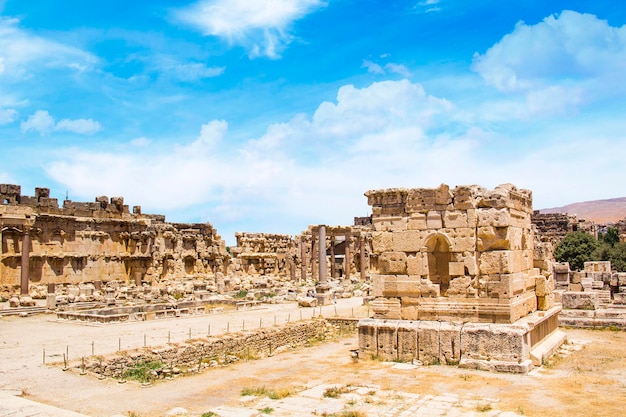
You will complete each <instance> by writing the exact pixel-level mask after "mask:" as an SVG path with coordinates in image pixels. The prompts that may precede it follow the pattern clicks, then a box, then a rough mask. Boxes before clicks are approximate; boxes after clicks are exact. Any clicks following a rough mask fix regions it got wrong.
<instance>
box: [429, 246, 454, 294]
mask: <svg viewBox="0 0 626 417" xmlns="http://www.w3.org/2000/svg"><path fill="white" fill-rule="evenodd" d="M426 252H427V254H428V278H429V279H430V281H431V282H432V283H433V284H438V285H439V290H440V295H441V296H443V297H445V296H446V295H447V293H448V288H449V287H450V259H451V256H450V244H449V243H448V240H447V239H446V238H445V237H444V236H443V235H440V234H436V235H433V236H431V237H430V238H428V240H427V241H426Z"/></svg>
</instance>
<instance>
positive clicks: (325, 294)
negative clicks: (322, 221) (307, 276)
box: [316, 225, 332, 305]
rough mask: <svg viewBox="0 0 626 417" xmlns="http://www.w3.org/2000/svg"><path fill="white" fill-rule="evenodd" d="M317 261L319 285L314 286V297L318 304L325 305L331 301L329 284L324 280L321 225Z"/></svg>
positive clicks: (324, 238)
mask: <svg viewBox="0 0 626 417" xmlns="http://www.w3.org/2000/svg"><path fill="white" fill-rule="evenodd" d="M318 263H319V285H318V286H317V288H316V293H317V295H316V298H317V303H318V304H320V305H326V304H330V303H331V302H332V294H331V293H330V285H329V284H328V282H327V280H326V227H325V226H323V225H321V226H320V227H319V240H318Z"/></svg>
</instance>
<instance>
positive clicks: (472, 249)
mask: <svg viewBox="0 0 626 417" xmlns="http://www.w3.org/2000/svg"><path fill="white" fill-rule="evenodd" d="M365 195H366V196H367V198H368V204H369V205H370V206H372V223H373V227H374V229H375V230H374V231H373V232H372V242H373V254H372V258H373V261H372V269H373V270H375V271H377V272H378V273H377V274H374V275H373V282H374V295H375V296H376V297H377V298H376V299H375V301H374V302H373V310H374V317H373V318H372V319H364V320H361V322H360V323H359V348H360V351H361V352H364V353H368V354H372V355H376V356H378V357H381V358H383V359H386V360H394V359H397V360H418V361H421V362H423V363H444V364H446V363H447V364H460V365H461V366H465V367H472V368H480V369H489V370H496V371H504V372H520V373H524V372H528V371H529V370H530V369H532V367H533V364H534V365H540V364H541V363H542V361H543V360H544V359H545V357H546V356H547V355H549V354H551V353H552V352H553V351H554V350H555V349H556V348H557V347H558V346H559V345H560V344H561V343H562V342H563V340H564V334H563V333H562V332H560V331H559V330H558V329H557V326H558V318H557V317H558V313H559V311H560V310H561V307H560V305H558V304H555V302H554V295H553V294H552V290H553V289H554V280H553V278H552V271H551V268H549V269H544V270H542V269H540V268H537V267H535V259H534V250H533V249H534V248H533V232H532V227H531V214H532V194H531V192H530V191H528V190H523V189H517V188H516V187H515V186H513V185H510V184H505V185H500V186H498V187H496V188H495V189H494V190H487V189H485V188H482V187H479V186H475V185H474V186H458V187H456V188H454V189H450V188H449V187H448V186H446V185H441V186H440V187H439V188H436V189H424V188H417V189H404V188H400V189H398V188H394V189H384V190H375V191H368V192H367V193H365ZM540 264H541V263H540Z"/></svg>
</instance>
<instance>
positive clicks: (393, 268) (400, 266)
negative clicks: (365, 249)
mask: <svg viewBox="0 0 626 417" xmlns="http://www.w3.org/2000/svg"><path fill="white" fill-rule="evenodd" d="M378 267H379V270H380V273H381V274H383V275H385V274H406V273H407V270H406V254H405V253H404V252H383V253H382V254H381V255H380V257H379V261H378Z"/></svg>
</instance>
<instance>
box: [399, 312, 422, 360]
mask: <svg viewBox="0 0 626 417" xmlns="http://www.w3.org/2000/svg"><path fill="white" fill-rule="evenodd" d="M418 328H419V323H418V322H416V321H407V320H406V319H403V320H402V321H400V322H399V323H398V359H399V360H401V361H405V362H409V361H411V360H413V359H415V358H416V357H417V334H418Z"/></svg>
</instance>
